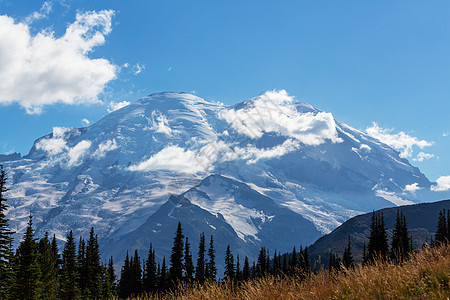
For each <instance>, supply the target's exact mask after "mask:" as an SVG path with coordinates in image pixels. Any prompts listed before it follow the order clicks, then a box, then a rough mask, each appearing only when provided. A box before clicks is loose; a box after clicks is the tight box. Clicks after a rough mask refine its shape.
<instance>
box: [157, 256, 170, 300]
mask: <svg viewBox="0 0 450 300" xmlns="http://www.w3.org/2000/svg"><path fill="white" fill-rule="evenodd" d="M167 273H168V271H167V267H166V257H164V258H163V263H162V266H161V271H160V276H159V278H158V290H159V291H160V292H165V291H166V290H167V288H168V287H169V286H168V284H169V282H168V281H169V274H167Z"/></svg>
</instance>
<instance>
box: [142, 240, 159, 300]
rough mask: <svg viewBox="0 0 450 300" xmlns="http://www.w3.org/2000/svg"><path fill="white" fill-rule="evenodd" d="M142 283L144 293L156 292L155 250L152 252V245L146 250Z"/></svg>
mask: <svg viewBox="0 0 450 300" xmlns="http://www.w3.org/2000/svg"><path fill="white" fill-rule="evenodd" d="M142 281H143V282H142V284H143V289H144V292H146V293H154V292H155V291H156V282H157V278H156V260H155V250H153V246H152V244H150V248H149V250H148V257H147V261H146V262H145V270H144V276H143V280H142Z"/></svg>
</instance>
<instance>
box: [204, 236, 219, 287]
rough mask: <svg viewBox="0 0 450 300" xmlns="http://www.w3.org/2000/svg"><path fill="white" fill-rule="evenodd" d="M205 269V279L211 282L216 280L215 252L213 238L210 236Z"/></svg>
mask: <svg viewBox="0 0 450 300" xmlns="http://www.w3.org/2000/svg"><path fill="white" fill-rule="evenodd" d="M206 268H207V272H206V273H207V274H208V276H207V278H211V279H212V280H216V276H217V268H216V251H215V250H214V238H213V236H212V235H211V239H210V240H209V248H208V263H207V264H206Z"/></svg>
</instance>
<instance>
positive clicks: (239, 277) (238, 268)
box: [236, 255, 242, 281]
mask: <svg viewBox="0 0 450 300" xmlns="http://www.w3.org/2000/svg"><path fill="white" fill-rule="evenodd" d="M241 280H242V273H241V264H240V261H239V255H237V256H236V281H241Z"/></svg>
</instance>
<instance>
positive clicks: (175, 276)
mask: <svg viewBox="0 0 450 300" xmlns="http://www.w3.org/2000/svg"><path fill="white" fill-rule="evenodd" d="M183 240H184V235H183V229H182V228H181V222H178V227H177V232H176V233H175V237H174V238H173V246H172V254H171V255H170V272H169V274H170V281H171V283H172V284H176V283H177V281H179V280H181V279H182V278H183V269H184V268H183V250H184V242H183Z"/></svg>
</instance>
